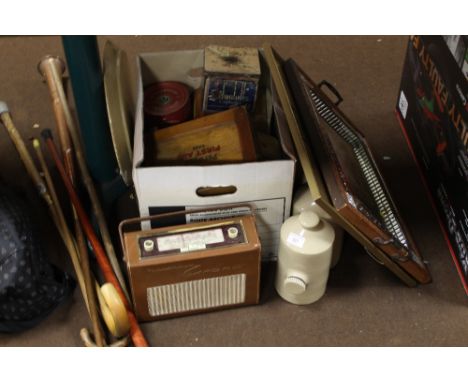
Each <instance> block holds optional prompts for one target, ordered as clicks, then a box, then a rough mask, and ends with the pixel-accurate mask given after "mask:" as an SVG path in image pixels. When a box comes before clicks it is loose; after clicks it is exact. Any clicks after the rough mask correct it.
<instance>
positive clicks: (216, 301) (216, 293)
mask: <svg viewBox="0 0 468 382" xmlns="http://www.w3.org/2000/svg"><path fill="white" fill-rule="evenodd" d="M245 280H246V275H245V273H242V274H237V275H229V276H222V277H212V278H209V279H201V280H192V281H185V282H182V283H176V284H167V285H160V286H156V287H152V288H148V289H147V297H148V309H149V313H150V315H151V316H153V317H155V316H162V315H167V314H174V313H181V312H187V311H193V310H202V309H209V308H216V307H218V306H227V305H235V304H241V303H243V302H245Z"/></svg>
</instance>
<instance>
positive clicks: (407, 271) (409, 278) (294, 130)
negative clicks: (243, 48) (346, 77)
mask: <svg viewBox="0 0 468 382" xmlns="http://www.w3.org/2000/svg"><path fill="white" fill-rule="evenodd" d="M264 51H265V57H266V60H267V62H268V65H269V66H270V71H271V75H272V78H273V82H274V85H275V87H276V91H277V93H278V97H279V100H280V102H281V104H282V107H283V109H284V110H285V114H286V119H287V121H288V126H289V128H290V130H291V135H292V137H293V141H294V145H295V147H296V150H297V155H298V157H299V160H300V163H301V165H302V167H303V170H304V174H305V177H306V180H307V183H308V185H309V188H310V192H311V194H312V197H313V200H314V201H315V202H316V203H317V204H318V205H319V206H320V207H322V208H323V209H324V210H325V211H326V212H328V213H329V214H330V215H331V216H332V217H333V219H334V220H335V221H336V223H337V224H339V225H340V226H342V227H343V229H345V230H346V231H347V232H348V233H349V234H350V235H351V236H353V237H354V238H355V239H356V240H358V242H360V243H361V244H362V245H363V246H364V248H365V249H366V250H367V252H368V253H369V254H370V255H371V257H373V258H374V259H375V260H376V261H377V262H379V263H380V264H382V265H384V266H385V267H387V268H388V269H389V270H390V271H392V272H393V273H394V274H395V275H396V276H397V277H399V278H400V279H401V280H402V281H403V282H405V283H406V284H407V285H409V286H414V285H416V284H417V283H427V282H429V281H430V275H429V272H428V270H427V268H426V266H425V264H424V263H423V261H422V259H421V257H420V255H419V253H418V252H417V250H416V248H415V246H414V243H413V241H412V239H411V237H410V235H409V233H408V231H407V229H406V227H405V226H404V223H403V222H402V220H401V218H400V216H399V214H398V212H397V209H396V207H395V205H394V203H393V201H392V199H391V197H390V194H389V193H388V190H387V188H386V186H385V183H384V181H383V179H382V178H381V176H380V173H379V171H378V168H377V166H376V165H375V162H374V161H373V159H372V154H371V152H370V150H369V148H368V146H367V144H366V142H365V138H364V136H363V135H362V134H361V133H359V132H358V131H357V130H356V129H355V128H354V127H353V126H352V124H351V123H350V122H349V120H348V119H347V118H346V117H345V116H344V115H343V114H342V113H341V112H340V111H339V110H338V108H337V107H336V105H334V104H333V102H332V101H331V100H330V99H329V98H328V97H327V96H326V95H325V94H324V93H323V92H321V91H320V89H319V86H317V85H315V83H313V82H312V81H311V80H310V79H309V78H308V77H307V76H305V74H304V73H303V72H301V71H300V69H299V68H298V67H297V65H295V63H294V62H292V61H289V62H288V63H287V64H286V69H287V70H288V74H289V76H288V77H286V75H285V71H284V69H285V62H284V60H283V59H282V58H281V57H280V56H279V55H278V54H277V53H276V52H275V51H274V50H273V48H271V47H270V46H264ZM286 78H287V80H286ZM289 80H292V82H294V83H291V82H290V81H289ZM303 82H306V83H307V86H309V87H310V89H312V90H313V92H312V93H313V94H312V93H308V92H303V91H301V87H302V88H303V85H304V83H303ZM292 86H293V87H292ZM332 92H335V90H334V89H332ZM337 96H338V97H339V102H340V101H341V97H340V96H339V95H337ZM297 101H299V103H302V105H298V103H297ZM323 111H325V113H324V112H323ZM320 112H322V115H321V116H320ZM324 115H325V120H324V121H322V125H323V124H325V125H329V127H330V126H332V125H333V123H331V124H330V121H329V120H328V119H327V117H331V118H332V119H333V121H336V120H337V119H339V120H340V121H342V122H343V123H344V125H345V126H346V128H347V129H348V130H349V131H347V133H349V132H352V134H353V139H356V142H357V143H358V144H359V145H360V148H362V149H363V152H364V162H360V161H357V158H354V159H355V162H356V165H355V166H354V168H353V169H352V172H353V173H351V171H350V168H349V167H348V168H347V169H343V167H345V166H347V165H348V163H347V162H348V161H349V159H350V158H349V155H348V158H341V160H342V161H343V159H345V160H344V161H343V162H346V163H344V164H345V166H342V167H339V163H340V162H339V161H338V157H337V156H336V155H335V154H336V152H333V150H324V146H326V145H327V142H325V141H324V140H323V139H322V135H321V130H322V129H323V128H324V127H323V126H321V122H320V121H319V117H324ZM329 127H328V128H329ZM326 129H327V128H326ZM329 130H332V129H330V128H329ZM335 133H336V132H335ZM335 133H334V134H335ZM343 134H345V133H343ZM343 137H344V136H341V137H340V134H336V137H335V140H336V141H337V142H338V143H343V142H344V143H345V145H346V144H347V143H346V142H345V139H343ZM356 142H355V143H356ZM341 146H343V145H341ZM340 149H343V147H340ZM341 154H342V153H341V150H340V155H341ZM348 154H349V153H348ZM350 155H351V156H354V154H353V153H351V154H350ZM317 159H318V161H317ZM359 160H362V158H359ZM324 162H326V163H324ZM324 164H325V165H326V166H328V168H324ZM368 168H370V169H371V171H372V174H373V176H374V178H373V180H372V182H371V181H370V180H369V179H368V178H367V177H365V176H363V177H362V179H363V180H364V183H365V185H366V187H364V188H363V189H361V187H360V186H357V187H355V188H354V189H350V188H349V187H348V184H347V183H346V180H345V177H343V178H341V177H340V175H346V176H349V175H350V173H351V175H352V177H354V176H357V175H356V173H358V174H359V173H361V174H360V175H361V176H362V175H363V173H364V170H367V169H368ZM345 172H346V173H345ZM336 174H338V176H336ZM374 184H377V185H378V190H379V191H380V192H381V194H379V196H378V197H377V196H376V194H374V193H373V191H374ZM355 186H356V185H355ZM371 188H372V190H370V189H371ZM369 190H370V191H371V192H369ZM363 194H367V195H366V198H364V197H362V195H363ZM359 197H360V198H359ZM364 199H365V200H364ZM357 201H359V203H356V202H357ZM382 203H383V204H384V205H385V206H386V207H388V211H386V212H385V213H387V214H389V215H391V216H389V219H388V221H387V219H384V218H383V215H382V209H380V210H379V206H381V204H382ZM369 205H372V206H369ZM392 225H395V227H396V228H395V229H393V228H392Z"/></svg>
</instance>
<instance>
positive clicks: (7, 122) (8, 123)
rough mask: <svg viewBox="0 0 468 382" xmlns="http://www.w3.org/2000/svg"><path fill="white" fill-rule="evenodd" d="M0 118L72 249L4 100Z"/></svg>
mask: <svg viewBox="0 0 468 382" xmlns="http://www.w3.org/2000/svg"><path fill="white" fill-rule="evenodd" d="M0 118H1V120H2V122H3V125H4V126H5V128H6V130H7V131H8V134H9V135H10V138H11V140H12V141H13V144H14V145H15V147H16V149H17V151H18V153H19V155H20V158H21V161H22V162H23V164H24V166H25V167H26V171H27V172H28V174H29V176H30V178H31V179H32V181H33V183H34V184H35V186H36V188H37V190H38V192H39V195H40V196H41V197H42V198H43V199H44V200H45V202H46V204H47V207H48V208H49V212H50V214H51V217H52V219H53V221H54V224H55V226H56V227H57V230H58V231H59V234H60V236H61V237H62V240H63V242H64V243H65V246H66V247H67V249H70V250H74V249H75V248H76V247H75V245H74V244H73V243H72V242H71V240H70V239H69V238H68V237H67V235H66V232H65V231H64V227H63V225H62V224H61V223H60V217H59V216H58V214H57V210H56V208H55V207H54V203H53V200H52V197H51V195H50V193H49V191H48V189H47V186H46V184H45V183H44V181H43V180H42V178H41V175H40V174H39V171H38V170H37V168H36V165H35V164H34V161H33V159H32V157H31V155H30V154H29V151H28V149H27V148H26V145H25V144H24V141H23V138H22V137H21V135H20V134H19V132H18V130H17V129H16V126H15V125H14V123H13V120H12V119H11V116H10V113H9V110H8V106H7V104H6V103H5V102H0ZM72 262H73V266H74V267H75V270H76V269H78V273H77V275H76V276H77V279H78V284H79V285H80V288H81V289H82V292H85V288H84V280H83V275H82V273H81V272H79V270H80V267H79V260H78V259H77V258H76V259H75V260H73V259H72ZM83 297H84V299H85V303H86V305H87V304H88V301H87V297H86V293H83Z"/></svg>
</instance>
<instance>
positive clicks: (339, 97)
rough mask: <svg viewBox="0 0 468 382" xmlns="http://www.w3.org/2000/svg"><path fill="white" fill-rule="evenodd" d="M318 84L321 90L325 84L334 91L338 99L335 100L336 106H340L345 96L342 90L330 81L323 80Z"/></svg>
mask: <svg viewBox="0 0 468 382" xmlns="http://www.w3.org/2000/svg"><path fill="white" fill-rule="evenodd" d="M317 86H318V88H319V89H320V90H322V87H324V86H325V87H327V88H328V90H330V91H331V92H332V93H333V95H334V96H335V97H336V101H335V102H334V105H335V106H338V105H339V104H340V103H341V102H343V97H342V96H341V94H340V92H339V91H338V90H337V89H336V88H335V87H334V86H333V85H332V84H331V83H330V82H328V81H326V80H322V81H320V83H319V84H318V85H317ZM322 92H323V90H322Z"/></svg>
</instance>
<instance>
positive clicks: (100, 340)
mask: <svg viewBox="0 0 468 382" xmlns="http://www.w3.org/2000/svg"><path fill="white" fill-rule="evenodd" d="M33 147H34V149H35V150H36V154H37V158H38V160H39V164H40V166H41V170H42V173H43V174H44V178H45V181H46V184H47V188H48V189H49V192H50V195H51V197H52V201H53V204H54V206H55V209H56V213H57V216H58V218H59V223H60V225H61V226H62V229H63V230H64V231H65V236H66V240H67V248H68V252H69V254H70V257H71V258H72V262H73V265H74V267H75V273H81V274H82V276H81V278H83V279H84V289H85V290H82V291H81V292H82V293H83V295H84V296H86V300H87V307H88V312H89V316H90V319H91V323H92V325H93V334H94V338H95V341H96V345H97V346H104V345H105V340H104V333H103V331H102V327H101V324H100V322H99V316H98V309H97V303H96V293H95V286H94V280H93V278H92V275H91V270H90V267H89V258H88V252H87V250H86V251H80V250H77V246H76V244H74V243H73V239H72V236H71V233H70V230H69V228H68V225H67V223H66V221H65V217H64V215H63V211H62V208H61V206H60V201H59V200H58V196H57V192H56V191H55V186H54V183H53V181H52V177H51V176H50V172H49V168H48V167H47V164H46V161H45V159H44V155H43V154H42V150H41V143H40V141H39V139H37V138H36V139H34V140H33ZM78 254H79V260H80V261H77V260H78Z"/></svg>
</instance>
